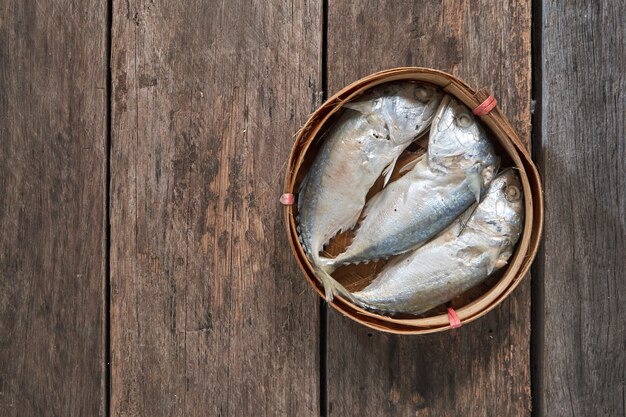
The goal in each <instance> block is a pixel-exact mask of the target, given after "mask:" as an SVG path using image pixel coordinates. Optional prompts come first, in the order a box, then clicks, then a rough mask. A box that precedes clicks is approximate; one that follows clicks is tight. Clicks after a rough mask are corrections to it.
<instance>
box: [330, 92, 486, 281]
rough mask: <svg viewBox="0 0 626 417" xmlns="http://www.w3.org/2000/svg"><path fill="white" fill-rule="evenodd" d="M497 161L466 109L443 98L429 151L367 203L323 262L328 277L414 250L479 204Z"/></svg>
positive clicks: (479, 128)
mask: <svg viewBox="0 0 626 417" xmlns="http://www.w3.org/2000/svg"><path fill="white" fill-rule="evenodd" d="M497 163H498V158H497V157H496V155H495V153H494V150H493V146H492V145H491V142H490V141H489V138H488V137H487V134H486V132H485V130H484V129H483V128H482V127H481V126H480V124H479V123H478V121H476V120H475V119H474V117H473V116H472V115H471V114H470V113H469V110H468V109H467V107H465V106H464V105H463V104H461V103H459V102H458V101H456V100H455V99H453V98H451V97H449V96H446V97H445V98H444V99H443V100H442V102H441V104H440V107H439V109H438V110H437V114H436V116H435V118H434V120H433V122H432V127H431V132H430V137H429V143H428V150H427V153H426V154H425V155H424V156H423V157H421V158H420V159H419V160H418V161H417V162H416V163H415V166H414V167H413V168H412V169H411V170H410V171H409V172H408V173H407V174H406V175H404V176H403V177H401V178H400V179H398V180H397V181H395V182H393V183H391V184H389V185H388V186H387V187H386V188H384V189H383V190H382V191H380V192H379V193H378V194H376V195H375V196H374V197H372V199H371V200H370V201H369V202H368V203H367V206H366V208H365V211H364V218H363V221H362V222H361V224H360V225H359V228H358V230H357V232H356V234H355V236H354V239H353V241H352V243H351V244H350V246H348V248H347V249H346V251H345V252H343V253H341V254H339V255H338V256H337V257H336V258H332V259H330V258H322V259H321V262H322V264H323V265H324V268H325V269H326V271H327V272H329V273H330V272H332V271H333V270H334V269H336V268H337V267H338V266H339V265H342V264H348V263H360V262H367V261H371V260H377V259H381V258H387V257H389V256H391V255H397V254H401V253H404V252H407V251H409V250H411V249H415V248H417V247H419V246H420V245H422V244H423V243H425V242H426V241H428V239H430V238H432V237H433V236H435V235H436V234H437V233H439V232H440V231H441V230H443V229H444V228H445V227H447V226H448V225H449V224H450V223H452V222H453V221H454V219H456V218H457V217H458V216H460V215H461V214H462V213H463V212H464V211H465V210H466V209H467V208H468V207H469V206H470V205H471V204H472V203H473V202H476V201H478V200H479V199H480V196H481V195H482V194H483V193H484V192H485V190H486V188H487V187H488V186H489V183H490V182H491V180H492V179H493V177H494V173H495V171H496V168H497Z"/></svg>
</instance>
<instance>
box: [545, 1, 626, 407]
mask: <svg viewBox="0 0 626 417" xmlns="http://www.w3.org/2000/svg"><path fill="white" fill-rule="evenodd" d="M625 15H626V3H624V2H612V1H606V0H605V1H597V2H584V1H573V2H567V4H565V3H563V2H558V1H553V0H550V1H545V2H544V5H543V16H542V17H543V42H542V44H543V45H542V55H543V66H542V67H543V71H542V80H543V81H542V83H541V84H542V86H541V89H542V92H543V94H542V96H543V102H542V104H541V106H540V108H541V119H542V123H541V142H540V143H539V144H537V153H538V156H539V157H540V161H541V169H542V171H543V176H544V184H545V199H546V218H545V220H546V223H545V224H546V228H545V233H544V245H543V259H542V262H541V263H540V264H539V268H538V271H539V274H540V275H539V277H538V278H539V279H538V280H537V282H538V283H543V288H540V292H541V294H542V298H543V299H544V300H545V307H544V309H543V311H542V312H541V315H540V317H539V320H538V321H539V322H540V323H543V327H542V329H541V332H540V338H539V349H538V352H539V354H540V355H539V375H538V381H539V382H540V384H539V386H538V388H537V389H536V393H537V397H538V398H537V399H538V407H537V408H538V414H537V415H539V416H546V417H547V416H550V417H559V416H592V415H594V416H595V415H598V416H624V415H626V409H625V408H624V404H625V401H626V400H625V398H626V397H625V396H624V381H625V378H626V350H625V343H626V301H625V300H626V282H625V281H624V271H626V256H625V255H626V252H625V249H624V248H625V247H626V228H625V225H624V221H625V219H626V181H625V180H624V178H625V177H626V146H625V143H626V141H625V139H626V93H625V92H626V20H625V19H624V16H625Z"/></svg>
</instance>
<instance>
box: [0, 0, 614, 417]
mask: <svg viewBox="0 0 626 417" xmlns="http://www.w3.org/2000/svg"><path fill="white" fill-rule="evenodd" d="M624 16H626V3H625V2H624V1H619V2H614V1H608V0H599V1H596V2H585V1H582V0H574V1H570V2H561V1H557V0H543V1H541V0H534V1H533V2H532V4H531V1H530V0H524V1H513V0H509V1H486V0H482V1H480V0H445V1H439V0H427V1H420V2H415V1H398V0H368V1H365V0H343V1H340V0H315V1H314V0H308V1H307V0H293V1H280V0H266V1H252V0H247V1H245V0H231V1H228V2H224V1H222V2H217V1H199V0H189V1H185V2H176V1H164V0H140V1H138V0H109V1H108V2H101V1H95V0H85V1H80V2H79V1H71V0H54V1H47V2H41V1H40V2H37V1H30V0H4V1H0V415H2V416H183V415H185V416H221V417H226V416H251V415H259V416H296V415H297V416H328V417H331V416H337V417H339V416H540V417H558V416H592V415H602V416H625V415H626V409H625V405H624V404H625V403H626V400H625V399H626V397H625V389H626V388H625V381H626V365H625V359H626V353H625V351H626V324H625V323H626V306H625V303H626V302H625V300H626V293H625V288H626V282H625V280H624V276H625V271H626V260H625V259H626V250H625V245H626V226H625V222H626V181H625V180H624V177H625V176H626V167H625V165H626V151H625V139H626V131H625V127H626V122H625V119H626V93H625V91H626V58H625V56H626V20H625V18H624ZM405 65H419V66H430V67H435V68H440V69H443V70H446V71H449V72H451V73H453V74H455V75H458V76H460V77H461V78H463V79H465V80H466V81H468V82H469V83H470V84H472V85H473V86H475V87H486V88H488V89H489V90H490V91H492V92H493V93H494V95H495V96H496V97H497V98H498V99H499V101H500V103H501V104H502V107H503V109H504V111H505V113H506V114H507V115H508V116H509V117H510V119H511V120H512V122H513V124H514V125H515V126H516V128H517V129H518V130H519V133H520V134H521V136H522V137H523V138H524V139H525V140H526V141H527V143H528V144H529V146H530V145H531V143H532V146H533V153H534V155H535V158H536V160H537V161H538V163H539V166H540V168H541V171H542V175H543V179H544V186H545V199H546V219H545V220H546V228H545V236H544V244H543V248H542V250H541V252H540V255H539V257H538V260H537V261H536V263H535V268H534V270H533V277H532V281H531V280H530V279H527V280H526V281H525V282H524V283H523V284H522V285H521V286H520V287H519V288H518V289H517V290H516V291H515V292H514V293H513V294H512V296H511V297H510V298H509V299H508V300H506V301H505V302H504V303H503V304H502V305H501V306H500V307H498V308H497V309H496V310H495V311H493V312H491V313H490V314H488V315H487V316H486V317H484V318H482V319H481V320H479V321H476V322H474V323H471V324H469V325H467V326H464V327H462V328H461V329H458V330H455V331H451V332H448V333H443V334H436V335H429V336H423V337H400V336H392V335H387V334H381V333H376V332H373V331H370V330H368V329H366V328H364V327H361V326H359V325H357V324H355V323H353V322H351V321H349V320H348V319H346V318H344V317H342V316H341V315H339V314H337V313H335V312H334V311H333V312H331V311H329V310H328V309H327V308H326V306H325V305H323V304H322V303H320V302H319V301H318V298H317V297H316V295H315V294H314V293H313V291H312V290H311V289H310V288H308V287H307V284H306V282H305V281H304V279H302V276H301V274H300V272H299V270H298V269H297V267H296V265H295V262H294V261H293V259H292V256H291V253H290V251H289V247H288V243H287V239H286V235H285V232H284V229H283V225H282V216H281V214H280V213H281V207H280V205H279V203H278V201H277V198H278V196H279V194H280V192H281V189H282V185H281V184H282V176H283V170H284V165H285V162H286V160H287V156H288V153H289V151H290V147H291V144H292V142H293V137H292V135H293V133H294V132H295V131H296V130H297V129H298V128H299V127H300V126H301V125H302V124H303V123H304V121H305V120H306V118H307V115H308V114H310V113H311V112H312V111H313V110H314V109H315V108H316V107H317V106H318V105H320V104H321V103H322V101H323V100H324V98H325V97H326V96H328V95H329V94H332V93H333V92H335V91H337V90H338V89H339V88H341V87H342V86H343V85H345V84H347V83H349V82H351V81H354V80H356V79H358V78H359V77H361V76H364V75H367V74H369V73H371V72H373V71H376V70H380V69H384V68H389V67H394V66H405ZM533 103H534V104H533ZM533 108H534V112H533Z"/></svg>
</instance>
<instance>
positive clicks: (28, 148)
mask: <svg viewBox="0 0 626 417" xmlns="http://www.w3.org/2000/svg"><path fill="white" fill-rule="evenodd" d="M105 45H106V4H104V3H101V2H96V1H84V2H71V1H63V0H61V1H56V2H38V3H36V2H23V1H10V2H9V1H5V2H2V4H1V5H0V415H1V416H98V415H102V413H103V412H104V402H105V398H106V396H105V390H104V368H105V364H104V362H105V356H104V353H105V343H104V337H103V336H104V333H103V331H104V325H105V322H104V315H103V308H104V278H105V229H104V218H105V215H104V214H105V190H106V181H105V173H106V100H107V97H106V65H105V58H106V52H105Z"/></svg>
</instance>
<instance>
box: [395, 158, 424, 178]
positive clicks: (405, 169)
mask: <svg viewBox="0 0 626 417" xmlns="http://www.w3.org/2000/svg"><path fill="white" fill-rule="evenodd" d="M425 156H426V154H422V155H420V156H419V157H417V158H415V159H414V160H412V161H409V162H407V163H406V164H404V166H403V167H402V168H400V171H399V172H400V173H401V174H403V173H405V172H408V171H410V170H412V169H413V168H415V166H416V165H417V164H418V163H419V162H420V161H421V160H422V159H424V157H425Z"/></svg>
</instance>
